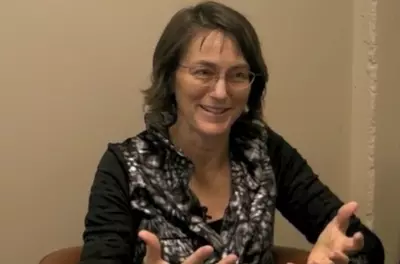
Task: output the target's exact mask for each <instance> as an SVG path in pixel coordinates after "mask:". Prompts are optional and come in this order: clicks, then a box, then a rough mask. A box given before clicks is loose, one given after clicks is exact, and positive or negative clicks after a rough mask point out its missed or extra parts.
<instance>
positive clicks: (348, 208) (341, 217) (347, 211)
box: [335, 202, 358, 232]
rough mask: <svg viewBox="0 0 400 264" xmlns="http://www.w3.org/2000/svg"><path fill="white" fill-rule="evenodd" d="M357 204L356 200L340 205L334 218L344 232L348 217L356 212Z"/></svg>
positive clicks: (347, 224)
mask: <svg viewBox="0 0 400 264" xmlns="http://www.w3.org/2000/svg"><path fill="white" fill-rule="evenodd" d="M357 208H358V204H357V203H356V202H349V203H347V204H345V205H343V206H342V207H340V209H339V211H338V213H337V215H336V217H335V220H336V224H337V225H338V227H339V229H340V230H341V231H343V232H346V230H347V227H348V226H349V221H350V217H351V216H352V215H353V214H354V213H355V212H356V210H357Z"/></svg>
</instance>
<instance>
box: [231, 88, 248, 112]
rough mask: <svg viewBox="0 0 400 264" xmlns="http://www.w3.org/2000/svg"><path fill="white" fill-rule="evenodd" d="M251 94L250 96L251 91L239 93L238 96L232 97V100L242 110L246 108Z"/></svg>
mask: <svg viewBox="0 0 400 264" xmlns="http://www.w3.org/2000/svg"><path fill="white" fill-rule="evenodd" d="M249 94H250V91H243V92H240V93H237V94H236V95H234V96H233V97H232V100H233V102H234V104H235V106H237V108H238V109H240V110H242V109H244V108H245V107H246V105H247V100H248V99H249Z"/></svg>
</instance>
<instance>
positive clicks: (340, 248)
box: [307, 202, 364, 264]
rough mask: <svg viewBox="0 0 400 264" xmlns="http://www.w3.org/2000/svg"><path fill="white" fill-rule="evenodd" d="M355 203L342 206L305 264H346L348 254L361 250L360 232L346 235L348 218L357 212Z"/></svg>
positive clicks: (362, 242)
mask: <svg viewBox="0 0 400 264" xmlns="http://www.w3.org/2000/svg"><path fill="white" fill-rule="evenodd" d="M357 207H358V204H357V203H356V202H349V203H347V204H345V205H343V206H342V207H341V208H340V209H339V211H338V213H337V215H336V216H335V218H333V220H332V221H331V222H330V223H329V224H328V225H327V226H326V227H325V229H324V230H323V231H322V233H321V234H320V236H319V237H318V240H317V242H316V243H315V245H314V247H313V249H312V250H311V252H310V255H309V257H308V261H307V264H347V263H349V258H348V256H347V255H348V254H350V253H355V252H357V251H359V250H361V249H362V248H363V246H364V237H363V235H362V234H361V233H360V232H357V233H355V234H354V235H353V236H352V237H348V236H347V235H346V231H347V228H348V227H349V223H350V218H351V216H352V215H353V214H354V213H355V211H356V210H357Z"/></svg>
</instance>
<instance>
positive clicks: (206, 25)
mask: <svg viewBox="0 0 400 264" xmlns="http://www.w3.org/2000/svg"><path fill="white" fill-rule="evenodd" d="M204 29H209V30H219V31H221V32H223V33H224V34H226V35H228V36H229V37H231V38H232V40H233V41H234V42H235V43H236V45H237V48H238V49H239V50H240V52H241V53H242V55H243V57H244V59H245V60H246V62H247V63H248V64H249V68H250V71H252V72H254V73H255V74H256V77H255V80H254V81H253V83H252V85H251V88H250V89H251V90H250V93H249V98H248V101H247V109H248V111H246V113H243V114H242V115H241V116H240V117H239V118H238V120H236V122H235V124H234V125H233V127H232V130H233V128H234V127H238V130H240V131H241V133H238V131H236V133H235V134H237V135H243V136H244V137H245V138H246V137H247V136H249V135H247V136H246V135H245V134H248V132H250V134H253V133H251V132H252V131H253V132H256V131H254V126H253V121H254V120H258V121H262V120H263V109H262V108H263V101H264V96H265V91H266V84H267V82H268V70H267V66H266V64H265V61H264V59H263V56H262V51H261V45H260V41H259V38H258V36H257V33H256V31H255V29H254V27H253V26H252V24H251V23H250V22H249V20H248V19H247V18H246V17H245V16H244V15H242V14H241V13H239V12H238V11H236V10H234V9H233V8H231V7H228V6H226V5H224V4H221V3H218V2H215V1H205V2H201V3H199V4H197V5H194V6H190V7H187V8H183V9H181V10H179V11H178V12H177V13H175V15H173V16H172V18H171V19H170V21H169V22H168V24H167V26H166V27H165V29H164V30H163V32H162V34H161V37H160V39H159V41H158V43H157V45H156V47H155V51H154V54H153V65H152V66H153V69H152V75H151V85H150V87H149V88H147V89H146V90H143V93H144V106H145V109H146V112H147V113H148V114H150V116H151V114H156V115H159V114H162V113H165V112H168V113H171V114H173V115H175V116H174V118H175V120H176V111H175V109H176V100H175V95H174V92H173V90H174V89H173V86H174V83H175V72H176V70H177V68H178V66H179V63H180V62H181V59H182V56H183V55H184V54H185V52H186V50H187V48H188V46H189V44H190V42H191V40H192V39H193V37H194V36H195V35H196V33H197V32H199V31H200V30H204ZM156 119H157V118H155V119H154V120H156ZM149 121H150V122H151V121H152V120H151V118H149ZM243 126H245V127H243ZM232 130H231V132H232ZM256 130H257V129H256ZM244 132H246V133H245V134H243V133H244ZM257 134H258V133H257ZM253 136H254V134H253Z"/></svg>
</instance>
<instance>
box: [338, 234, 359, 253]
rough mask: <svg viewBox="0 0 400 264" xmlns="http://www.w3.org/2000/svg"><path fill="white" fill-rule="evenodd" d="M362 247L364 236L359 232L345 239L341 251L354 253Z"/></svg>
mask: <svg viewBox="0 0 400 264" xmlns="http://www.w3.org/2000/svg"><path fill="white" fill-rule="evenodd" d="M363 247H364V236H363V234H362V233H361V232H357V233H355V234H354V235H353V236H352V237H349V238H346V240H345V242H344V244H343V251H345V252H346V253H355V252H357V251H359V250H361V249H362V248H363Z"/></svg>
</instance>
